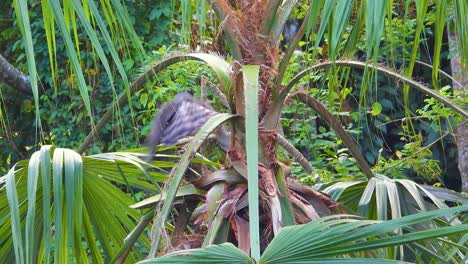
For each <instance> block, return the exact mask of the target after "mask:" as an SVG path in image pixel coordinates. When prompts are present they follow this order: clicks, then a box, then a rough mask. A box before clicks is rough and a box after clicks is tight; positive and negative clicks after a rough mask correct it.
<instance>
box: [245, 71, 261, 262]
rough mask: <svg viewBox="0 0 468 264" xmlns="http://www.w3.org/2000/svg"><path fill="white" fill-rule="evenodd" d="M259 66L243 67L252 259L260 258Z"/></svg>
mask: <svg viewBox="0 0 468 264" xmlns="http://www.w3.org/2000/svg"><path fill="white" fill-rule="evenodd" d="M259 72H260V66H258V65H243V66H242V76H243V79H244V102H245V130H246V131H245V134H246V143H245V144H246V151H247V175H248V190H249V191H248V198H249V220H250V221H249V229H250V250H251V256H252V257H253V259H255V260H258V259H259V258H260V220H259V212H258V211H259V209H258V201H259V196H258V148H259V145H258V81H259V80H258V78H259Z"/></svg>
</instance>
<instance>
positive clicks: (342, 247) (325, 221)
mask: <svg viewBox="0 0 468 264" xmlns="http://www.w3.org/2000/svg"><path fill="white" fill-rule="evenodd" d="M467 210H468V206H460V207H455V208H450V209H440V210H436V211H430V212H422V213H418V214H414V215H410V216H405V217H402V218H398V219H393V220H389V221H384V222H379V221H370V220H358V219H355V218H354V217H351V216H349V218H343V217H344V216H329V217H324V218H321V219H319V220H317V221H312V222H310V223H308V224H305V225H300V226H291V227H285V228H284V229H283V230H282V231H281V233H280V234H279V235H278V236H276V237H275V238H274V239H273V240H272V241H271V243H270V245H269V246H268V247H267V249H266V250H265V252H264V254H263V256H262V259H261V263H300V262H301V261H302V262H305V261H313V260H315V259H323V258H328V257H335V256H336V257H339V256H343V255H345V254H350V253H353V252H360V251H367V250H372V249H377V248H385V247H390V246H397V245H401V244H408V243H410V242H417V241H424V240H426V239H431V238H435V237H442V236H447V235H453V234H459V233H463V232H467V231H468V224H463V225H455V226H449V227H443V228H437V229H433V230H425V231H420V232H411V233H408V234H405V235H402V236H401V235H398V236H395V235H392V234H393V232H392V231H393V230H395V229H399V228H406V227H409V226H410V225H414V224H418V223H423V222H426V221H429V220H432V219H434V218H436V217H442V216H446V215H450V214H454V213H459V212H464V211H467ZM311 238H313V239H311Z"/></svg>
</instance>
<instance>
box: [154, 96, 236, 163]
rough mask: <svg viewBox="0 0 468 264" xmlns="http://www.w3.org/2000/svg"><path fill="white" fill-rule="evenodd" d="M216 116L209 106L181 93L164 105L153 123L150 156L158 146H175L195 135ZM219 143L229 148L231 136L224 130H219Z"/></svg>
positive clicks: (222, 146)
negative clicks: (179, 141)
mask: <svg viewBox="0 0 468 264" xmlns="http://www.w3.org/2000/svg"><path fill="white" fill-rule="evenodd" d="M214 114H216V111H214V110H213V109H212V108H211V107H210V106H209V105H205V104H203V103H201V102H198V101H197V100H195V98H193V96H192V95H191V94H189V93H187V92H183V93H179V94H178V95H176V97H175V98H174V99H173V100H172V101H170V102H169V103H167V104H165V105H163V106H162V107H161V109H160V110H159V112H158V114H157V115H156V118H155V119H154V122H153V127H152V130H151V133H150V135H149V136H148V138H147V141H146V142H147V145H148V147H149V152H150V155H153V154H154V148H155V147H156V145H158V144H160V143H162V144H164V145H174V144H176V143H177V141H178V140H179V139H181V138H183V137H186V136H191V135H194V134H195V133H196V132H197V131H198V129H199V128H200V127H201V126H202V125H203V124H205V123H206V121H208V119H209V118H210V117H211V116H212V115H214ZM217 138H218V143H219V145H220V146H221V148H223V149H224V150H227V148H228V145H229V144H228V142H229V134H228V132H227V131H226V129H224V128H220V129H218V132H217Z"/></svg>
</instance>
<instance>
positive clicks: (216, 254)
mask: <svg viewBox="0 0 468 264" xmlns="http://www.w3.org/2000/svg"><path fill="white" fill-rule="evenodd" d="M138 263H139V264H151V263H186V264H204V263H215V264H221V263H227V264H228V263H232V264H242V263H245V264H253V263H255V262H254V260H253V259H251V258H250V257H249V256H247V255H246V254H245V253H244V252H243V251H242V250H240V249H238V248H237V247H235V246H234V245H232V244H230V243H224V244H221V245H212V246H208V247H206V248H197V249H188V250H181V251H176V252H172V253H169V254H167V255H165V256H163V257H159V258H155V259H148V260H144V261H141V262H138Z"/></svg>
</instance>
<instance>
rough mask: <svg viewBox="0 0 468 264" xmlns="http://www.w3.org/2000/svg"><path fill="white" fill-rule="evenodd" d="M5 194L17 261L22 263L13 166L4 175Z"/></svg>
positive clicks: (22, 254)
mask: <svg viewBox="0 0 468 264" xmlns="http://www.w3.org/2000/svg"><path fill="white" fill-rule="evenodd" d="M6 194H7V198H8V205H9V208H10V216H11V234H12V237H13V247H14V250H15V260H16V262H17V263H24V257H25V256H24V251H23V239H22V235H21V222H20V210H19V203H18V194H17V192H16V182H15V167H14V166H13V168H11V169H10V171H9V172H8V174H7V175H6Z"/></svg>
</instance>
